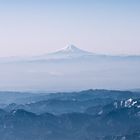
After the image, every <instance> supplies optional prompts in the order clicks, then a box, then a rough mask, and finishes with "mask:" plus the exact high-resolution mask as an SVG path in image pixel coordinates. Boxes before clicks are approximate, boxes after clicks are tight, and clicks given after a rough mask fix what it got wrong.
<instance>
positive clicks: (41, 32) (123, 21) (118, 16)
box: [0, 0, 140, 56]
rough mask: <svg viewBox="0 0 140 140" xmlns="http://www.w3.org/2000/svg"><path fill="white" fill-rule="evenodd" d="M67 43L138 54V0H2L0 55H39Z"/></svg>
mask: <svg viewBox="0 0 140 140" xmlns="http://www.w3.org/2000/svg"><path fill="white" fill-rule="evenodd" d="M69 43H72V44H75V45H76V46H77V47H80V48H82V49H85V50H89V51H93V52H96V53H106V54H140V0H0V56H13V55H18V56H19V55H36V54H42V53H47V52H50V51H53V50H57V49H59V48H62V47H65V45H67V44H69Z"/></svg>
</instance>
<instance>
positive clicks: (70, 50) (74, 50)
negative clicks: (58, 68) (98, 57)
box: [53, 44, 93, 55]
mask: <svg viewBox="0 0 140 140" xmlns="http://www.w3.org/2000/svg"><path fill="white" fill-rule="evenodd" d="M53 54H75V55H78V54H81V55H89V54H90V55H91V54H93V53H91V52H88V51H84V50H82V49H79V48H77V47H76V46H75V45H72V44H69V45H67V46H66V47H64V48H62V49H60V50H58V51H56V52H54V53H53Z"/></svg>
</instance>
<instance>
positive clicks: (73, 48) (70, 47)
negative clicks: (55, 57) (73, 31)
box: [60, 44, 83, 52]
mask: <svg viewBox="0 0 140 140" xmlns="http://www.w3.org/2000/svg"><path fill="white" fill-rule="evenodd" d="M60 51H63V52H83V50H81V49H79V48H77V47H76V46H74V45H72V44H69V45H67V46H66V47H64V48H62V49H61V50H60Z"/></svg>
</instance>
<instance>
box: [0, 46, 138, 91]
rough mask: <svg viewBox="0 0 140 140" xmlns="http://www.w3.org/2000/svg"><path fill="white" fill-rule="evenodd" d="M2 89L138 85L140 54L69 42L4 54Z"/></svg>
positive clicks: (58, 89) (134, 87) (135, 86)
mask: <svg viewBox="0 0 140 140" xmlns="http://www.w3.org/2000/svg"><path fill="white" fill-rule="evenodd" d="M0 68H1V69H0V83H1V84H0V90H16V91H37V90H38V91H50V92H58V91H77V90H83V89H90V88H94V89H95V88H97V89H102V88H103V89H123V90H126V89H137V88H139V87H140V75H139V71H140V56H109V55H100V54H95V53H91V52H88V51H84V50H82V49H79V48H77V47H75V46H74V45H68V46H67V47H65V48H63V49H60V50H58V51H55V52H52V53H47V54H44V55H40V56H32V57H25V58H19V59H18V58H9V59H8V58H7V59H6V60H4V59H1V58H0Z"/></svg>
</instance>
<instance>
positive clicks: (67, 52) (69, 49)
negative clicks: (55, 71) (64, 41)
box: [33, 44, 94, 59]
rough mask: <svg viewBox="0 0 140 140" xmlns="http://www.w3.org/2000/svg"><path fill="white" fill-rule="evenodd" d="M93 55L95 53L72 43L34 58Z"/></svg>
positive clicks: (65, 57) (66, 57) (64, 57)
mask: <svg viewBox="0 0 140 140" xmlns="http://www.w3.org/2000/svg"><path fill="white" fill-rule="evenodd" d="M91 55H94V53H91V52H88V51H84V50H82V49H79V48H77V47H76V46H74V45H71V44H70V45H67V46H66V47H64V48H62V49H60V50H57V51H55V52H52V53H48V54H45V55H41V56H37V57H33V58H34V59H68V58H77V57H82V56H91Z"/></svg>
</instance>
